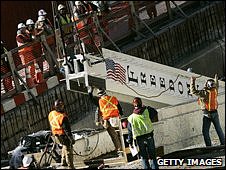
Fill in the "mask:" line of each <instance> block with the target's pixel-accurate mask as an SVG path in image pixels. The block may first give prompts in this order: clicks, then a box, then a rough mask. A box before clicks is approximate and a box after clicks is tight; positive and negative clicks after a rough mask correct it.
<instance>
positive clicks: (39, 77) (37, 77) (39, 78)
mask: <svg viewBox="0 0 226 170" xmlns="http://www.w3.org/2000/svg"><path fill="white" fill-rule="evenodd" d="M43 80H44V78H43V74H42V71H41V70H40V68H39V65H38V64H37V63H35V81H36V83H41V82H43Z"/></svg>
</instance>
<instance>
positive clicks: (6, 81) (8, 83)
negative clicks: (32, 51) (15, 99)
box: [1, 41, 13, 92]
mask: <svg viewBox="0 0 226 170" xmlns="http://www.w3.org/2000/svg"><path fill="white" fill-rule="evenodd" d="M6 52H7V49H6V48H5V47H4V43H3V41H1V55H2V54H5V53H6ZM8 72H10V66H9V61H8V58H7V56H5V57H4V58H3V57H1V75H4V74H6V73H8ZM2 83H3V87H4V90H5V92H8V91H10V90H12V89H13V84H12V76H7V77H5V78H3V80H2Z"/></svg>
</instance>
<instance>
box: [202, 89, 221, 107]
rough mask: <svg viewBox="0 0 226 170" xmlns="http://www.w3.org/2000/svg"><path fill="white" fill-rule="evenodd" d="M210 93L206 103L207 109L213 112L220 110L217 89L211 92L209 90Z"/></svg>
mask: <svg viewBox="0 0 226 170" xmlns="http://www.w3.org/2000/svg"><path fill="white" fill-rule="evenodd" d="M207 91H208V93H209V94H208V95H209V96H208V99H207V100H206V101H205V108H206V109H207V110H208V111H213V110H217V108H218V102H217V89H216V88H214V89H211V90H207Z"/></svg>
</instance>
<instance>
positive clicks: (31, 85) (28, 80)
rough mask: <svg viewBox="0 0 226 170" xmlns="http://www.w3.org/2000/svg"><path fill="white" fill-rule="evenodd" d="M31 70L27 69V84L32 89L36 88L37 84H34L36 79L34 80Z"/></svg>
mask: <svg viewBox="0 0 226 170" xmlns="http://www.w3.org/2000/svg"><path fill="white" fill-rule="evenodd" d="M30 69H31V68H30ZM30 69H29V68H28V67H26V68H25V73H26V83H27V86H28V87H29V88H32V87H34V85H35V84H34V79H33V78H32V76H31V74H30Z"/></svg>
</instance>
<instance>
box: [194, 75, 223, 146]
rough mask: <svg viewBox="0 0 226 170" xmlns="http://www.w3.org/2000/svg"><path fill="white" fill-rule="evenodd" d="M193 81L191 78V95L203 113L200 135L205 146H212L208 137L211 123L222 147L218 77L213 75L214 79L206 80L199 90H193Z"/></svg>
mask: <svg viewBox="0 0 226 170" xmlns="http://www.w3.org/2000/svg"><path fill="white" fill-rule="evenodd" d="M195 80H196V77H191V84H190V91H191V94H193V95H196V96H198V97H199V99H198V102H199V104H200V107H201V110H202V111H203V125H202V133H203V137H204V141H205V144H206V146H211V145H212V143H211V139H210V135H209V130H210V125H211V122H212V123H213V125H214V127H215V129H216V132H217V135H218V137H219V139H220V144H221V145H224V143H225V137H224V133H223V131H222V128H221V125H220V121H219V115H218V111H217V108H218V102H217V95H218V88H219V83H218V76H217V74H215V78H214V79H208V80H207V81H206V83H205V87H204V88H203V89H201V90H197V89H196V88H195Z"/></svg>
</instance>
